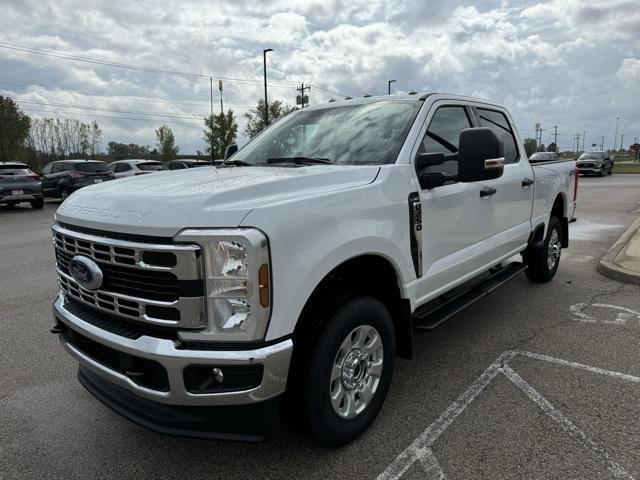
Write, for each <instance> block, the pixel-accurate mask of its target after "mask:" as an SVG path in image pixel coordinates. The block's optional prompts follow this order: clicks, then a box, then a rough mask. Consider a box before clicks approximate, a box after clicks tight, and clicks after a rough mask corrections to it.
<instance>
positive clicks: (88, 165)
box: [71, 162, 110, 173]
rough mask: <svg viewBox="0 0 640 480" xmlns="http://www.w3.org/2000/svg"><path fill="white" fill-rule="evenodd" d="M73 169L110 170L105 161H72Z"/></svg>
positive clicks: (89, 170) (91, 171)
mask: <svg viewBox="0 0 640 480" xmlns="http://www.w3.org/2000/svg"><path fill="white" fill-rule="evenodd" d="M71 170H75V171H76V172H87V173H93V172H108V171H110V170H109V167H107V164H106V163H104V162H84V163H72V164H71Z"/></svg>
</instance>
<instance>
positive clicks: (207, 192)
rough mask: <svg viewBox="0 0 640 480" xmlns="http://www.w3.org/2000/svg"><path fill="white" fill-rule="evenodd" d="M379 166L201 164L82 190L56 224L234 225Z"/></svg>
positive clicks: (160, 230)
mask: <svg viewBox="0 0 640 480" xmlns="http://www.w3.org/2000/svg"><path fill="white" fill-rule="evenodd" d="M379 170H380V167H379V166H376V165H363V166H354V165H344V166H343V165H314V166H308V167H293V168H292V167H228V168H214V167H200V168H190V169H186V170H175V171H168V172H159V173H154V174H150V175H140V176H135V177H126V178H122V179H118V180H112V181H109V182H106V183H102V184H97V185H92V186H89V187H85V188H82V189H80V190H78V191H76V192H74V193H73V194H72V195H70V196H69V198H68V199H67V200H66V201H65V202H64V203H63V204H62V205H61V206H60V208H58V211H57V213H56V221H58V222H63V223H67V224H70V225H77V226H81V227H85V228H93V229H97V230H105V231H114V232H121V233H132V234H139V235H152V236H162V237H172V236H174V235H175V234H176V233H178V232H179V231H180V230H183V229H185V228H198V227H209V228H214V227H236V226H238V225H240V222H241V221H242V219H243V218H244V217H245V216H246V215H247V214H248V213H249V212H250V211H251V209H252V208H254V206H256V205H260V206H264V205H265V204H266V205H268V204H272V203H279V202H288V201H295V199H296V198H299V197H306V196H310V195H317V194H323V193H328V192H332V191H337V190H343V189H348V188H353V187H357V186H361V185H366V184H368V183H371V182H373V180H375V178H376V176H377V174H378V171H379Z"/></svg>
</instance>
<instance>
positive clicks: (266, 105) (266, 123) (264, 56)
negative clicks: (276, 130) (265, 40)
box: [262, 48, 273, 128]
mask: <svg viewBox="0 0 640 480" xmlns="http://www.w3.org/2000/svg"><path fill="white" fill-rule="evenodd" d="M267 52H273V48H265V49H264V50H262V65H263V70H264V128H267V127H268V126H269V102H268V101H267Z"/></svg>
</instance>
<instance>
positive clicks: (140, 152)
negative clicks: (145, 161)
mask: <svg viewBox="0 0 640 480" xmlns="http://www.w3.org/2000/svg"><path fill="white" fill-rule="evenodd" d="M107 154H108V155H109V156H110V157H113V158H114V159H116V160H123V159H126V158H147V157H148V156H149V147H148V146H146V147H145V146H144V145H138V144H136V143H128V144H127V143H118V142H109V143H108V144H107Z"/></svg>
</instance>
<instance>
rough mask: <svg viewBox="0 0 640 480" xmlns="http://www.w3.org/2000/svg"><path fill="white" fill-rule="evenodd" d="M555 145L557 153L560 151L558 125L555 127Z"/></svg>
mask: <svg viewBox="0 0 640 480" xmlns="http://www.w3.org/2000/svg"><path fill="white" fill-rule="evenodd" d="M553 144H554V145H555V146H556V152H558V151H559V150H560V149H559V148H558V126H557V125H554V126H553Z"/></svg>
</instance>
